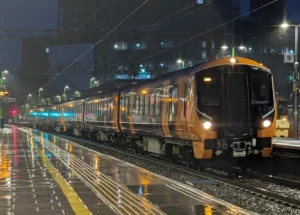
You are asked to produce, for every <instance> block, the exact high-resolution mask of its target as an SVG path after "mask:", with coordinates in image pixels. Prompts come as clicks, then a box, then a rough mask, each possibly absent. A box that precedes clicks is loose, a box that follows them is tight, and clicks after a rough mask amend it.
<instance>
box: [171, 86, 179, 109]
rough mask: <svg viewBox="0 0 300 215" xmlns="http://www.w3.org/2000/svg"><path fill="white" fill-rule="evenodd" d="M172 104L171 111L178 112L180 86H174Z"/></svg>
mask: <svg viewBox="0 0 300 215" xmlns="http://www.w3.org/2000/svg"><path fill="white" fill-rule="evenodd" d="M171 92H172V93H171V98H172V105H171V113H172V114H177V106H178V86H177V85H175V86H173V89H172V91H171Z"/></svg>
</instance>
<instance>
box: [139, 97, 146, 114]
mask: <svg viewBox="0 0 300 215" xmlns="http://www.w3.org/2000/svg"><path fill="white" fill-rule="evenodd" d="M144 108H145V95H143V96H140V114H141V115H143V114H144Z"/></svg>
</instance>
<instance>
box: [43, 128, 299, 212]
mask: <svg viewBox="0 0 300 215" xmlns="http://www.w3.org/2000/svg"><path fill="white" fill-rule="evenodd" d="M45 133H49V134H52V135H55V136H57V137H60V138H62V139H65V140H68V141H74V142H76V143H77V144H80V145H82V146H85V147H87V146H93V147H96V148H102V149H106V150H108V151H112V152H117V153H120V154H123V155H126V156H131V157H133V158H136V159H141V160H144V161H148V162H152V163H155V164H158V165H162V166H165V167H166V168H172V169H174V170H176V171H180V172H182V173H188V174H191V175H193V176H197V177H200V178H203V179H206V180H210V181H214V182H215V183H217V184H223V185H226V186H231V187H234V188H235V189H237V190H238V191H239V192H247V193H250V194H252V195H256V196H259V197H262V198H266V199H268V200H271V201H274V202H277V203H279V204H283V205H286V206H290V207H293V208H297V209H300V201H299V200H297V199H293V198H289V197H286V196H283V195H280V194H277V193H274V192H271V191H268V190H265V189H262V188H260V187H254V186H250V185H247V184H245V183H242V182H238V181H237V180H234V179H229V178H228V177H221V176H217V175H214V174H210V173H207V172H202V171H199V170H195V169H192V168H188V167H185V166H182V165H178V164H174V163H171V162H167V161H164V160H161V159H157V158H153V157H149V156H142V155H139V154H136V153H134V152H130V151H127V150H122V149H119V148H116V147H113V146H110V145H108V144H99V143H97V142H93V141H91V140H85V139H80V138H77V137H73V136H67V135H64V134H58V133H52V132H45ZM249 174H251V176H252V177H255V178H256V179H260V180H268V181H272V182H274V183H279V184H281V185H285V186H290V187H294V188H298V189H300V182H298V181H293V180H289V179H284V178H279V177H273V176H268V177H267V176H266V175H260V174H259V173H254V172H253V173H249Z"/></svg>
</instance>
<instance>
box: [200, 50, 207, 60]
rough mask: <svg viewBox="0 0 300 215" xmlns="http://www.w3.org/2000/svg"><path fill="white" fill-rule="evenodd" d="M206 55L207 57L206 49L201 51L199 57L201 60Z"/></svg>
mask: <svg viewBox="0 0 300 215" xmlns="http://www.w3.org/2000/svg"><path fill="white" fill-rule="evenodd" d="M206 57H207V52H206V50H203V51H202V52H201V58H202V59H203V60H205V59H206Z"/></svg>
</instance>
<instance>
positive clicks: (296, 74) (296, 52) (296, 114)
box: [281, 23, 299, 139]
mask: <svg viewBox="0 0 300 215" xmlns="http://www.w3.org/2000/svg"><path fill="white" fill-rule="evenodd" d="M289 26H291V27H295V64H294V89H295V107H294V135H295V138H297V139H298V98H297V97H298V89H299V84H298V82H299V74H298V67H299V62H298V38H299V35H298V32H299V25H289V24H287V23H283V24H282V25H281V27H282V28H288V27H289Z"/></svg>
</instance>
